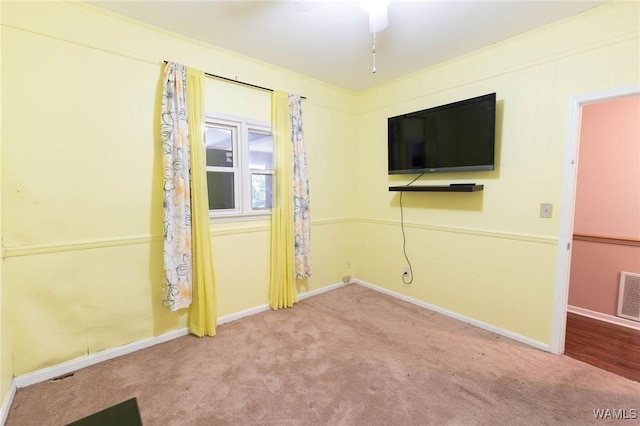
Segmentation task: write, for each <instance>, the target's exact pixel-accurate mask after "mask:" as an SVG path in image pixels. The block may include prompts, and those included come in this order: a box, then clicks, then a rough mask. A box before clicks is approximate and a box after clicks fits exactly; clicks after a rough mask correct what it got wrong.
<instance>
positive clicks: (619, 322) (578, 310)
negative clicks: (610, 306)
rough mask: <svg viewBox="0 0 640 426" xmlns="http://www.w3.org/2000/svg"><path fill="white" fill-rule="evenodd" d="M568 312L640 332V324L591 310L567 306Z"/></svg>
mask: <svg viewBox="0 0 640 426" xmlns="http://www.w3.org/2000/svg"><path fill="white" fill-rule="evenodd" d="M567 312H572V313H574V314H578V315H582V316H583V317H589V318H593V319H597V320H600V321H604V322H608V323H610V324H615V325H620V326H622V327H627V328H632V329H634V330H640V322H637V321H632V320H629V319H626V318H620V317H616V316H614V315H609V314H603V313H601V312H596V311H591V310H589V309H584V308H579V307H577V306H571V305H569V306H567Z"/></svg>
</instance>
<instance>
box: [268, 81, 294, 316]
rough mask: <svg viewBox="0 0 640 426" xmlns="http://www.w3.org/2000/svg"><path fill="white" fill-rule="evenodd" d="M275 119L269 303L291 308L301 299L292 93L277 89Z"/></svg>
mask: <svg viewBox="0 0 640 426" xmlns="http://www.w3.org/2000/svg"><path fill="white" fill-rule="evenodd" d="M271 122H272V125H273V141H274V148H275V156H276V169H275V172H274V173H275V176H274V177H275V195H274V202H273V206H272V208H271V272H270V277H269V306H270V307H271V309H274V310H277V309H280V308H290V307H292V306H293V304H294V303H296V302H297V301H298V293H297V291H296V286H295V265H294V261H295V245H294V244H295V237H294V230H293V165H292V163H291V155H292V153H291V119H290V118H289V96H288V95H287V93H284V92H278V91H274V92H273V95H272V98H271Z"/></svg>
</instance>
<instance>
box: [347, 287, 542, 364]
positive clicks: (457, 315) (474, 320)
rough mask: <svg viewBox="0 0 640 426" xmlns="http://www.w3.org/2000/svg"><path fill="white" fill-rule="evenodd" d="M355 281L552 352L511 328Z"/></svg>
mask: <svg viewBox="0 0 640 426" xmlns="http://www.w3.org/2000/svg"><path fill="white" fill-rule="evenodd" d="M353 282H354V283H355V284H358V285H361V286H363V287H367V288H370V289H372V290H376V291H379V292H380V293H384V294H386V295H389V296H392V297H395V298H397V299H400V300H404V301H405V302H409V303H412V304H414V305H417V306H420V307H421V308H425V309H429V310H430V311H434V312H437V313H439V314H442V315H446V316H448V317H451V318H453V319H456V320H459V321H463V322H466V323H468V324H471V325H473V326H475V327H478V328H481V329H483V330H487V331H490V332H492V333H496V334H499V335H501V336H504V337H508V338H509V339H512V340H516V341H518V342H521V343H524V344H526V345H529V346H533V347H534V348H537V349H541V350H543V351H546V352H551V346H550V345H549V344H547V343H543V342H539V341H537V340H533V339H530V338H529V337H526V336H522V335H520V334H517V333H513V332H511V331H509V330H505V329H503V328H500V327H496V326H494V325H491V324H487V323H485V322H482V321H478V320H476V319H474V318H470V317H466V316H464V315H461V314H459V313H457V312H453V311H450V310H448V309H444V308H441V307H439V306H436V305H432V304H430V303H426V302H423V301H421V300H418V299H414V298H412V297H409V296H405V295H404V294H400V293H396V292H394V291H391V290H387V289H386V288H382V287H378V286H377V285H374V284H371V283H368V282H366V281H362V280H357V279H356V280H353Z"/></svg>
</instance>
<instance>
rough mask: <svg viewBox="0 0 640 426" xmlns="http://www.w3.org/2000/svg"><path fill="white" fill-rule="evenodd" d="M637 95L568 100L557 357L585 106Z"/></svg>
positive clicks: (621, 91) (631, 90) (554, 336)
mask: <svg viewBox="0 0 640 426" xmlns="http://www.w3.org/2000/svg"><path fill="white" fill-rule="evenodd" d="M635 94H640V84H636V85H633V86H627V87H621V88H616V89H609V90H605V91H602V92H595V93H588V94H584V95H579V96H575V97H572V98H570V99H569V109H568V113H567V134H566V140H565V150H564V163H563V164H564V167H563V173H562V195H561V208H560V235H559V237H558V252H557V263H556V276H555V289H554V293H553V318H552V322H551V342H550V343H551V344H550V350H551V352H552V353H554V354H563V353H564V340H565V331H566V319H567V304H568V298H569V270H570V266H571V241H572V240H573V216H574V212H575V192H576V181H577V171H578V161H577V158H578V148H579V144H580V141H579V138H580V118H581V112H582V106H583V105H586V104H589V103H593V102H600V101H605V100H610V99H615V98H620V97H623V96H630V95H635Z"/></svg>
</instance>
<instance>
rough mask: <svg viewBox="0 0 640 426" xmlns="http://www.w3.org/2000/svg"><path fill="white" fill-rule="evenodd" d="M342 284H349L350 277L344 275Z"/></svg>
mask: <svg viewBox="0 0 640 426" xmlns="http://www.w3.org/2000/svg"><path fill="white" fill-rule="evenodd" d="M342 282H343V283H345V284H349V283H350V282H351V275H345V276H343V277H342Z"/></svg>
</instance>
